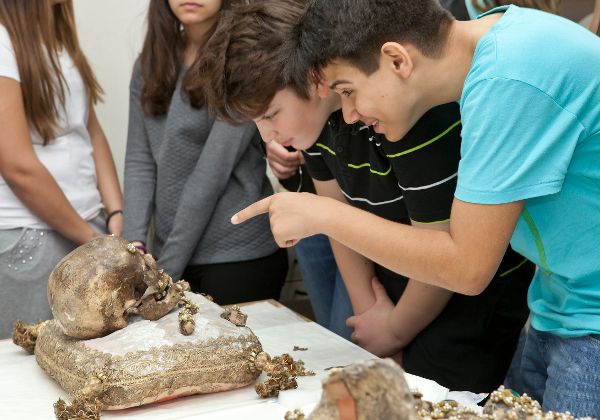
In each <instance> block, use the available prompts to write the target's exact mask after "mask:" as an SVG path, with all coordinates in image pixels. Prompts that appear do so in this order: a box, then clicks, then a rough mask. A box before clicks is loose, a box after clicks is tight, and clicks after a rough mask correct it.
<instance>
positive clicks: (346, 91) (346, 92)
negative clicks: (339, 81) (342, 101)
mask: <svg viewBox="0 0 600 420" xmlns="http://www.w3.org/2000/svg"><path fill="white" fill-rule="evenodd" d="M340 94H341V95H342V96H345V97H346V98H349V97H350V96H351V95H352V90H350V89H344V90H342V91H341V92H340Z"/></svg>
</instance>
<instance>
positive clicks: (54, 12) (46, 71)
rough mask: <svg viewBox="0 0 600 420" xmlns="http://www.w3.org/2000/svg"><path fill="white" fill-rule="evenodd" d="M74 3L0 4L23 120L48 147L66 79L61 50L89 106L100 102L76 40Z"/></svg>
mask: <svg viewBox="0 0 600 420" xmlns="http://www.w3.org/2000/svg"><path fill="white" fill-rule="evenodd" d="M73 16H74V14H73V2H72V0H67V1H66V2H64V3H60V4H55V5H52V4H51V3H50V2H49V1H40V0H0V23H1V24H2V25H4V27H5V28H6V30H7V32H8V34H9V36H10V40H11V42H12V45H13V49H14V51H15V56H16V59H17V66H18V68H19V77H20V79H21V91H22V94H23V104H24V107H25V116H26V117H27V122H28V123H29V125H30V127H31V128H32V129H34V130H35V131H37V133H38V134H39V135H40V137H41V138H42V139H43V140H44V144H47V143H48V142H49V141H50V140H51V139H53V138H55V137H56V132H57V130H58V120H59V116H60V110H61V109H64V106H65V84H66V82H65V79H64V76H63V74H62V70H61V67H60V62H59V58H58V53H59V51H60V50H61V49H63V48H64V49H65V50H66V51H67V52H68V53H69V55H70V56H71V59H72V60H73V63H74V64H75V67H76V68H77V70H79V74H80V75H81V78H82V79H83V84H84V86H85V89H86V93H87V95H88V98H89V99H90V101H91V103H92V104H95V103H96V102H97V101H98V100H100V95H101V94H102V88H101V87H100V85H99V84H98V81H97V80H96V77H95V76H94V73H93V72H92V69H91V67H90V66H89V64H88V62H87V60H86V58H85V56H84V55H83V52H82V51H81V48H80V46H79V40H78V39H77V31H76V29H75V19H74V18H73Z"/></svg>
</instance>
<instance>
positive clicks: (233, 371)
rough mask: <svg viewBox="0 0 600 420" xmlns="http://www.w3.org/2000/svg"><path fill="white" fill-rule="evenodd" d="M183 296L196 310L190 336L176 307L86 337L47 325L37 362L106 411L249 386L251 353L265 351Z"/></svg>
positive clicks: (214, 308)
mask: <svg viewBox="0 0 600 420" xmlns="http://www.w3.org/2000/svg"><path fill="white" fill-rule="evenodd" d="M186 297H187V298H188V299H190V300H191V301H192V302H193V303H194V304H196V305H197V306H198V309H199V310H198V312H197V313H196V314H195V315H194V320H195V322H196V328H195V331H194V332H193V334H192V335H189V336H185V335H182V334H181V333H180V331H179V320H178V311H177V310H174V311H172V312H171V313H169V314H168V315H166V316H164V317H163V318H161V319H159V320H158V321H148V320H144V319H141V318H139V319H136V318H132V319H131V321H130V324H129V325H128V326H127V327H126V328H124V329H122V330H118V331H116V332H113V333H112V334H110V335H107V336H105V337H101V338H95V339H91V340H78V339H74V338H70V337H68V336H66V335H64V334H63V333H62V332H61V329H60V327H59V326H58V324H57V323H56V321H54V320H52V321H48V322H46V323H45V324H44V325H43V326H42V327H41V328H40V331H39V335H38V337H37V341H36V344H35V356H36V359H37V362H38V364H39V365H40V366H41V367H42V369H44V371H46V372H47V373H48V374H49V375H50V376H51V377H52V378H54V379H55V380H56V381H57V382H58V383H59V384H60V385H61V386H62V387H63V388H64V389H65V391H67V392H68V393H69V394H70V395H71V396H72V397H73V398H75V397H79V396H82V395H83V396H84V397H86V398H98V399H99V400H100V403H101V405H102V408H103V409H107V410H116V409H123V408H128V407H134V406H139V405H143V404H149V403H152V402H156V401H161V400H167V399H173V398H177V397H181V396H184V395H192V394H200V393H213V392H219V391H227V390H231V389H236V388H240V387H244V386H247V385H250V384H253V383H254V382H255V380H256V379H257V377H258V376H259V373H260V372H257V371H255V370H254V369H252V366H253V365H252V361H251V359H252V353H253V352H254V354H256V353H259V352H260V351H261V349H262V348H261V344H260V342H259V341H258V339H257V338H256V336H255V335H254V334H253V333H252V331H251V330H250V329H249V328H247V327H239V326H236V325H234V324H233V323H231V322H229V321H228V320H226V319H224V318H222V317H221V314H222V313H223V308H221V307H220V306H218V305H216V304H215V303H213V302H211V301H209V300H207V299H206V298H204V297H203V296H200V295H197V294H194V293H189V292H188V293H186Z"/></svg>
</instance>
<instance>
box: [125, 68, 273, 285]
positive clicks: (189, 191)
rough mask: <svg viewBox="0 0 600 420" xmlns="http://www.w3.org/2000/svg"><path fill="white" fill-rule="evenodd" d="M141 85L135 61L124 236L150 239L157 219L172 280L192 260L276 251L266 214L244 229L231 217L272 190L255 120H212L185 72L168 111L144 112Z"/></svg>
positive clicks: (156, 246)
mask: <svg viewBox="0 0 600 420" xmlns="http://www.w3.org/2000/svg"><path fill="white" fill-rule="evenodd" d="M182 77H183V73H182ZM142 86H143V79H142V76H141V71H140V67H139V65H136V66H135V68H134V70H133V76H132V79H131V85H130V110H129V133H128V138H127V152H126V156H125V226H124V233H123V235H124V237H125V238H126V239H127V240H129V241H141V242H146V239H147V234H148V225H149V223H150V221H151V219H152V218H154V222H155V237H154V240H153V249H152V253H153V254H154V255H155V257H157V258H158V263H159V264H160V265H161V266H162V267H163V268H164V269H165V270H166V271H167V272H168V273H169V274H170V275H171V276H172V277H173V278H174V279H179V278H181V275H182V274H183V271H184V269H185V267H186V266H188V265H200V264H215V263H224V262H234V261H246V260H251V259H255V258H260V257H264V256H267V255H270V254H272V253H274V252H275V251H276V250H277V245H276V244H275V242H274V240H273V236H272V234H271V230H270V229H269V221H268V218H267V217H266V215H263V216H259V217H256V218H254V219H252V220H249V221H248V222H246V223H243V224H241V225H238V226H234V225H232V224H231V223H230V221H229V220H230V218H231V216H232V215H233V214H234V213H235V212H237V211H238V210H240V209H242V208H244V207H245V206H247V205H249V204H251V203H253V202H254V201H257V200H259V199H261V198H263V197H266V196H268V195H270V194H272V193H273V190H272V188H271V185H270V183H269V180H268V178H267V176H266V172H265V171H266V167H265V160H264V159H263V157H262V154H261V152H260V149H259V142H260V137H259V136H258V132H257V130H256V128H255V126H254V124H246V125H243V126H240V127H233V126H230V125H228V124H225V123H223V122H220V121H215V120H213V119H212V118H210V117H209V115H208V113H207V109H206V107H203V108H202V109H194V108H192V106H191V105H190V104H189V102H188V101H187V99H186V98H185V94H184V93H183V92H182V90H181V77H180V80H179V82H178V84H177V88H176V90H175V93H174V94H173V98H172V100H171V104H170V106H169V109H168V111H167V114H166V115H164V116H161V117H149V116H146V115H145V114H144V113H143V111H142V108H141V102H140V93H141V89H142Z"/></svg>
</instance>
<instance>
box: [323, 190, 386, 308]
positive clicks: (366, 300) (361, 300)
mask: <svg viewBox="0 0 600 420" xmlns="http://www.w3.org/2000/svg"><path fill="white" fill-rule="evenodd" d="M313 182H314V184H315V188H316V190H317V193H318V194H319V195H321V196H324V197H330V198H333V199H335V200H338V201H340V202H342V203H345V204H347V202H346V198H345V197H344V195H343V194H342V191H341V189H340V186H339V185H338V183H337V181H335V180H331V181H318V180H316V179H313ZM330 242H331V249H332V250H333V255H334V256H335V261H336V263H337V266H338V269H339V270H340V274H341V275H342V278H343V279H344V284H345V285H346V289H347V290H348V296H349V297H350V302H351V303H352V309H353V312H354V313H355V314H357V315H359V314H361V313H363V312H365V311H366V310H368V309H369V308H370V307H371V306H373V304H374V303H375V294H374V293H373V289H372V287H371V278H373V276H374V275H375V268H374V267H373V262H372V261H371V260H369V259H368V258H365V257H363V256H362V255H360V254H358V253H356V252H355V251H353V250H352V249H350V248H348V247H347V246H345V245H342V244H341V243H339V242H338V241H336V240H334V239H332V238H330Z"/></svg>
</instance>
